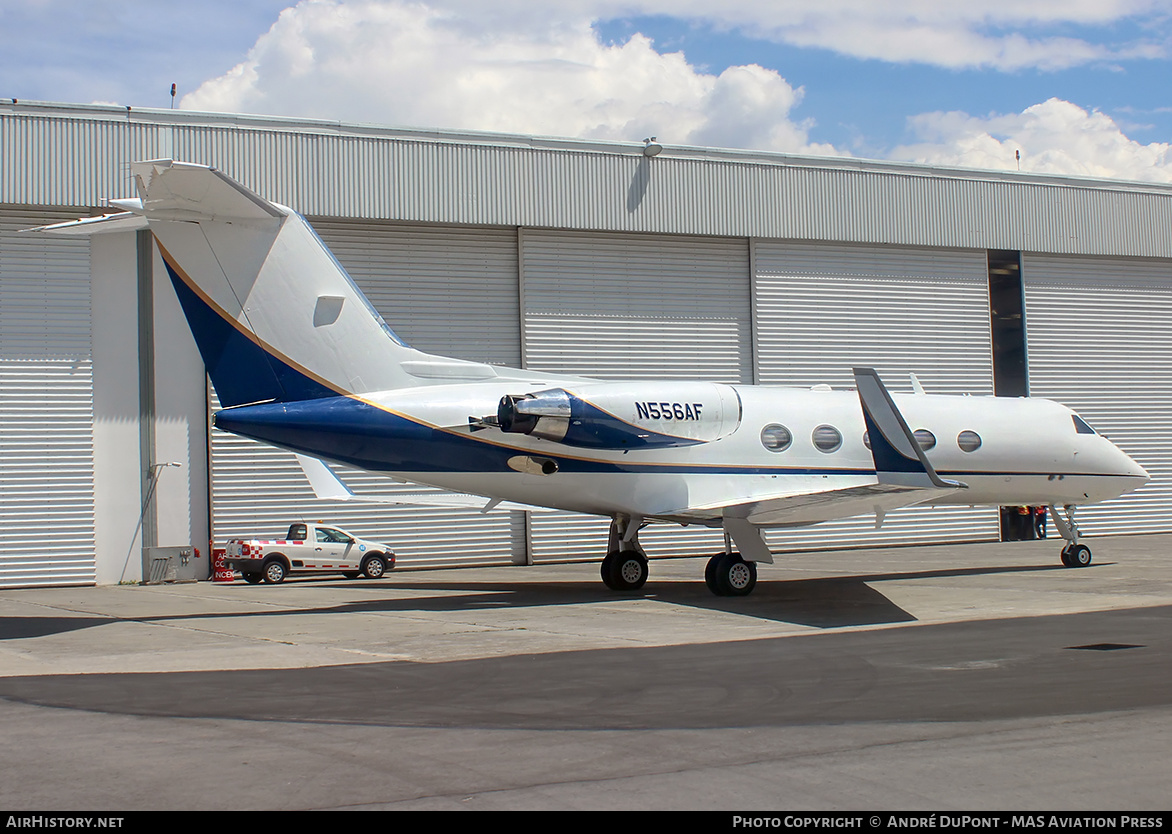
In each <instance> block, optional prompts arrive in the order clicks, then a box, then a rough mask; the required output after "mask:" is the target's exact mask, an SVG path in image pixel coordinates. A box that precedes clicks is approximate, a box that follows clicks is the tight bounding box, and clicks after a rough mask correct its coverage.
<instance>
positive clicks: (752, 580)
mask: <svg viewBox="0 0 1172 834" xmlns="http://www.w3.org/2000/svg"><path fill="white" fill-rule="evenodd" d="M709 574H711V579H709ZM704 582H705V584H707V585H708V589H709V590H710V591H712V593H714V594H716V595H717V596H718V597H745V596H748V595H749V594H751V593H753V589H754V588H755V587H757V564H756V563H755V562H746V561H745V560H744V559H742V558H741V554H739V553H720V554H717V555H716V556H713V557H712V559H711V560H710V561H709V562H708V568H707V569H706V570H705V571H704Z"/></svg>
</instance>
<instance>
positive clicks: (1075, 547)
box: [1062, 544, 1091, 568]
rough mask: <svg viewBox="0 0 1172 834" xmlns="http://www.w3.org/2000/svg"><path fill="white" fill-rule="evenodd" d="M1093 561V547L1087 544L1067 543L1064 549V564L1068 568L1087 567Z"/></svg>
mask: <svg viewBox="0 0 1172 834" xmlns="http://www.w3.org/2000/svg"><path fill="white" fill-rule="evenodd" d="M1090 563H1091V549H1090V548H1089V547H1087V546H1086V545H1085V544H1072V545H1067V546H1066V547H1064V548H1063V549H1062V564H1064V565H1066V567H1068V568H1085V567H1086V566H1087V565H1089V564H1090Z"/></svg>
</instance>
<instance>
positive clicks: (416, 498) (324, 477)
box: [297, 455, 534, 513]
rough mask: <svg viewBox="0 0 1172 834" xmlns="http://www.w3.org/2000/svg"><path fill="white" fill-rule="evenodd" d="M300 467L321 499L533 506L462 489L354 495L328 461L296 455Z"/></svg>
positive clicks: (480, 506) (474, 507) (515, 507)
mask: <svg viewBox="0 0 1172 834" xmlns="http://www.w3.org/2000/svg"><path fill="white" fill-rule="evenodd" d="M297 462H298V463H299V464H301V471H302V472H304V473H305V478H306V480H308V481H309V485H310V486H311V487H312V488H313V494H314V496H315V497H317V498H318V499H320V500H323V501H359V502H364V503H368V504H391V505H395V506H401V507H445V508H449V509H450V508H453V507H467V508H468V509H472V510H480V511H481V512H482V513H486V512H488V511H489V510H532V509H534V508H533V507H529V506H525V505H522V504H516V503H513V502H511V501H499V500H496V499H491V498H485V497H483V496H480V495H469V494H467V493H462V492H418V493H413V494H410V495H402V494H401V495H395V496H383V495H356V494H355V493H354V492H352V491H351V490H350V488H349V487H348V486H346V485H345V484H344V483H342V479H341V478H339V477H338V476H337V474H336V473H335V472H334V470H332V469H330V467H329V465H328V464H327V463H326V462H325V461H322V460H318V459H317V458H311V457H308V456H306V455H297Z"/></svg>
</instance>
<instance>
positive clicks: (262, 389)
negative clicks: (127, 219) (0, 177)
mask: <svg viewBox="0 0 1172 834" xmlns="http://www.w3.org/2000/svg"><path fill="white" fill-rule="evenodd" d="M133 173H134V180H135V184H136V186H137V189H138V193H139V199H137V200H117V201H112V204H113V205H116V206H118V207H120V208H123V209H125V210H127V211H129V212H131V213H133V214H135V215H139V216H141V217H144V218H145V219H146V221H147V223H148V225H149V227H150V230H151V232H152V233H153V234H154V236H155V239H156V240H157V242H158V246H159V251H160V253H161V254H162V257H163V261H164V263H165V264H166V267H167V272H168V273H169V275H170V277H171V281H172V283H173V284H174V286H175V291H176V293H177V294H178V296H179V301H180V303H181V304H182V306H183V312H184V314H185V315H186V317H187V321H188V323H189V325H190V326H191V331H192V333H193V335H194V336H195V341H196V343H197V345H198V346H199V351H200V353H201V355H202V356H203V360H204V364H205V365H206V367H207V370H208V375H209V376H210V377H211V380H212V385H213V386H214V387H215V389H216V394H217V395H218V397H219V399H220V403H221V404H222V405H223V406H225V407H230V406H236V405H243V404H247V403H260V402H294V401H301V400H312V399H318V398H322V397H333V396H338V395H339V394H358V395H362V394H367V393H372V392H376V391H386V390H391V389H395V388H403V387H414V386H419V385H427V384H429V383H440V382H451V381H453V380H454V379H464V380H467V379H488V378H492V377H494V376H495V375H496V374H495V372H494V370H493V369H492V368H491V367H489V366H487V365H480V364H477V363H474V362H463V361H461V360H456V359H447V358H443V357H438V356H431V355H428V354H425V353H421V352H419V351H417V350H414V349H413V348H410V347H408V346H407V345H406V344H404V343H403V341H402V340H400V339H399V338H398V337H397V336H396V335H395V334H394V332H393V331H392V330H391V329H390V327H388V326H387V324H386V322H384V321H383V319H382V317H381V316H380V315H379V314H378V313H377V312H376V311H375V310H374V308H373V307H372V306H371V304H370V302H369V301H367V299H366V297H365V296H364V295H363V294H362V292H361V291H360V290H359V289H358V287H357V286H356V285H355V284H354V282H353V280H352V279H351V278H350V276H349V275H348V274H347V273H346V270H345V269H343V267H342V265H341V264H339V263H338V261H337V260H336V259H335V258H334V256H333V255H332V254H331V253H330V251H329V249H327V248H326V246H325V244H324V243H322V241H321V239H320V238H318V236H317V234H316V233H315V232H314V231H313V229H312V228H311V227H310V226H309V224H308V223H307V222H306V221H305V219H304V218H302V217H301V216H300V215H299V214H297V213H296V212H295V211H293V210H292V209H289V208H286V207H284V206H280V205H277V204H275V203H271V202H269V201H268V200H265V199H263V198H262V197H260V196H258V195H256V194H254V193H253V192H251V191H249V190H248V189H247V188H245V187H244V186H242V185H240V184H239V183H236V182H234V181H233V180H231V179H229V178H228V177H226V176H224V175H223V174H221V173H220V172H219V171H216V170H215V169H214V168H209V167H206V166H203V165H192V164H189V163H183V162H174V161H171V160H155V161H151V162H140V163H135V164H134V166H133Z"/></svg>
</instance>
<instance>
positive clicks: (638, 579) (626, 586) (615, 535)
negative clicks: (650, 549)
mask: <svg viewBox="0 0 1172 834" xmlns="http://www.w3.org/2000/svg"><path fill="white" fill-rule="evenodd" d="M642 523H643V519H641V518H627V517H626V516H619V517H617V518H615V520H614V521H612V522H611V523H610V540H609V541H608V542H607V547H606V556H605V558H603V560H602V570H601V573H602V581H603V582H604V583H605V584H606V587H608V588H610V589H611V590H612V591H637V590H639V589H640V588H642V587H643V585H644V584H646V582H647V576H648V574H649V572H650V571H649V566H648V564H647V554H646V553H644V552H643V546H642V545H640V544H639V528H640V526H641V525H642Z"/></svg>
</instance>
